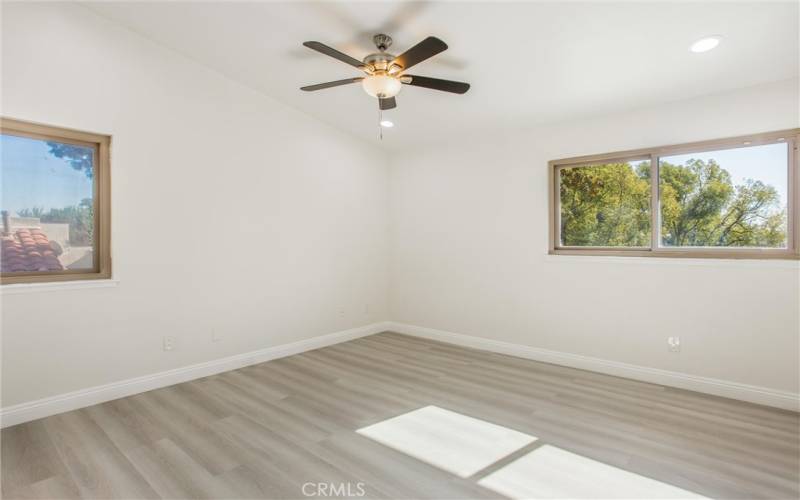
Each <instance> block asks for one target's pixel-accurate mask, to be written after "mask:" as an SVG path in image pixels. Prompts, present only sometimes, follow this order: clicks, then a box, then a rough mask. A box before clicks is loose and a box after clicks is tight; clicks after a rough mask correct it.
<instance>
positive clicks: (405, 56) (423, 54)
mask: <svg viewBox="0 0 800 500" xmlns="http://www.w3.org/2000/svg"><path fill="white" fill-rule="evenodd" d="M445 50H447V44H446V43H444V42H443V41H441V40H439V39H438V38H436V37H435V36H429V37H428V38H426V39H425V40H423V41H421V42H419V43H418V44H416V45H414V46H413V47H411V48H410V49H408V50H407V51H405V52H403V53H402V54H400V55H399V56H397V57H396V58H395V59H394V61H393V63H394V64H397V65H400V66H402V67H403V69H408V68H410V67H411V66H414V65H415V64H418V63H421V62H422V61H424V60H425V59H428V58H430V57H433V56H435V55H436V54H438V53H439V52H444V51H445Z"/></svg>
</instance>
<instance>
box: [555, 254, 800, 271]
mask: <svg viewBox="0 0 800 500" xmlns="http://www.w3.org/2000/svg"><path fill="white" fill-rule="evenodd" d="M544 260H545V262H559V263H562V264H566V263H574V262H581V263H586V264H588V263H598V262H602V263H605V264H640V265H642V264H644V265H655V266H679V267H680V266H701V267H739V268H749V267H758V268H762V269H763V268H777V269H800V261H798V260H796V259H774V258H773V259H758V258H751V259H730V258H724V257H720V258H692V257H681V258H675V257H640V256H633V255H631V256H625V255H622V256H618V255H589V254H587V255H564V254H546V255H545V256H544Z"/></svg>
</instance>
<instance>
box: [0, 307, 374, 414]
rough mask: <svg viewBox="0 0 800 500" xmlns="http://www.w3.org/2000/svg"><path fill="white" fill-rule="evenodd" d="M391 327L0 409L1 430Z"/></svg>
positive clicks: (345, 332) (369, 328)
mask: <svg viewBox="0 0 800 500" xmlns="http://www.w3.org/2000/svg"><path fill="white" fill-rule="evenodd" d="M388 325H389V323H386V322H382V323H373V324H371V325H366V326H361V327H357V328H351V329H349V330H343V331H340V332H336V333H331V334H328V335H321V336H318V337H313V338H310V339H306V340H300V341H298V342H292V343H290V344H283V345H279V346H275V347H267V348H265V349H259V350H257V351H251V352H247V353H243V354H236V355H234V356H229V357H227V358H222V359H215V360H213V361H207V362H205V363H198V364H196V365H190V366H184V367H182V368H176V369H174V370H168V371H164V372H160V373H153V374H151V375H145V376H143V377H136V378H132V379H127V380H121V381H119V382H112V383H110V384H105V385H100V386H96V387H90V388H88V389H81V390H79V391H74V392H68V393H66V394H59V395H57V396H51V397H49V398H44V399H39V400H36V401H29V402H26V403H20V404H17V405H14V406H9V407H7V408H2V409H0V427H8V426H11V425H16V424H20V423H23V422H28V421H30V420H36V419H38V418H43V417H47V416H49V415H55V414H56V413H63V412H65V411H70V410H76V409H78V408H84V407H86V406H91V405H95V404H98V403H103V402H106V401H111V400H112V399H118V398H122V397H125V396H130V395H133V394H138V393H141V392H146V391H151V390H153V389H158V388H160V387H166V386H169V385H174V384H179V383H181V382H187V381H189V380H194V379H197V378H201V377H207V376H209V375H214V374H216V373H222V372H226V371H230V370H235V369H237V368H241V367H243V366H248V365H253V364H256V363H263V362H264V361H269V360H271V359H277V358H283V357H286V356H291V355H293V354H299V353H301V352H306V351H311V350H314V349H319V348H320V347H326V346H329V345H333V344H338V343H341V342H346V341H348V340H353V339H357V338H359V337H365V336H367V335H372V334H375V333H380V332H383V331H386V330H388V329H389V328H388Z"/></svg>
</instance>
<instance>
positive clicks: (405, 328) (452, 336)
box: [388, 322, 800, 411]
mask: <svg viewBox="0 0 800 500" xmlns="http://www.w3.org/2000/svg"><path fill="white" fill-rule="evenodd" d="M388 329H389V330H390V331H393V332H397V333H404V334H406V335H413V336H415V337H422V338H426V339H431V340H438V341H441V342H447V343H449V344H455V345H460V346H464V347H471V348H474V349H482V350H485V351H491V352H496V353H500V354H507V355H509V356H516V357H518V358H526V359H532V360H535V361H543V362H545V363H552V364H556V365H563V366H569V367H572V368H580V369H583V370H590V371H593V372H599V373H604V374H607V375H615V376H617V377H625V378H629V379H634V380H640V381H643V382H650V383H653V384H659V385H665V386H669V387H677V388H680V389H688V390H690V391H697V392H703V393H706V394H713V395H715V396H723V397H726V398H732V399H739V400H742V401H748V402H751V403H757V404H762V405H767V406H774V407H777V408H783V409H786V410H792V411H800V394H797V393H793V392H787V391H780V390H776V389H770V388H768V387H758V386H754V385H747V384H740V383H738V382H730V381H727V380H720V379H715V378H709V377H699V376H696V375H689V374H686V373H679V372H673V371H668V370H660V369H657V368H648V367H645V366H639V365H631V364H628V363H620V362H618V361H610V360H607V359H600V358H592V357H589V356H581V355H579V354H570V353H566V352H559V351H551V350H548V349H539V348H536V347H530V346H525V345H520V344H512V343H509V342H500V341H497V340H490V339H486V338H482V337H473V336H470V335H463V334H460V333H453V332H447V331H444V330H435V329H433V328H425V327H421V326H415V325H408V324H405V323H397V322H389V326H388Z"/></svg>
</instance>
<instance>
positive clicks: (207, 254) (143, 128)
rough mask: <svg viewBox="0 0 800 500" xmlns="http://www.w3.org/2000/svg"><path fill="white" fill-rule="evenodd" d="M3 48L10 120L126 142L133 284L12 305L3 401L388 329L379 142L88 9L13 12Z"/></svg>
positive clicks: (123, 193) (116, 219) (123, 249)
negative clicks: (165, 344) (168, 347)
mask: <svg viewBox="0 0 800 500" xmlns="http://www.w3.org/2000/svg"><path fill="white" fill-rule="evenodd" d="M2 44H3V47H2V114H3V115H4V116H8V117H14V118H19V119H25V120H31V121H37V122H43V123H49V124H53V125H60V126H66V127H71V128H77V129H82V130H87V131H94V132H101V133H108V134H112V135H113V145H112V178H113V188H112V192H113V194H112V201H113V258H114V277H115V278H116V279H118V280H119V286H118V287H117V288H103V289H89V290H71V291H58V292H47V293H29V294H19V295H17V294H15V295H7V294H4V295H3V297H2V306H3V307H2V313H3V317H2V363H3V367H2V379H3V380H2V406H3V407H8V406H10V405H14V404H17V403H21V402H26V401H31V400H34V399H37V398H42V397H46V396H51V395H56V394H61V393H64V392H67V391H72V390H76V389H82V388H86V387H91V386H95V385H99V384H105V383H109V382H114V381H118V380H122V379H127V378H130V377H135V376H140V375H145V374H150V373H155V372H158V371H162V370H167V369H171V368H176V367H181V366H186V365H189V364H193V363H198V362H202V361H207V360H212V359H216V358H221V357H224V356H229V355H232V354H237V353H243V352H249V351H252V350H255V349H260V348H264V347H269V346H274V345H279V344H284V343H287V342H291V341H296V340H299V339H305V338H309V337H312V336H317V335H321V334H327V333H332V332H336V331H340V330H343V329H346V328H350V327H354V326H358V325H365V324H369V323H372V322H375V321H378V320H385V319H387V318H386V314H387V305H386V302H387V276H388V265H387V254H388V250H387V242H388V231H387V210H388V201H387V194H388V184H387V181H388V167H387V165H386V163H385V155H384V154H383V153H382V152H381V151H379V150H378V149H376V148H375V147H374V146H373V145H370V144H367V143H365V142H362V141H359V140H356V139H353V138H351V137H349V136H347V135H344V134H343V133H341V132H338V131H336V130H335V129H332V128H330V127H328V126H326V125H323V124H321V123H319V122H318V121H316V120H314V119H312V118H310V117H308V116H306V115H304V114H302V113H300V112H298V111H295V110H293V109H290V108H287V107H286V106H284V105H282V104H280V103H278V102H276V101H274V100H272V99H270V98H268V97H265V96H263V95H261V94H258V93H256V92H254V91H252V90H249V89H248V88H245V87H243V86H241V85H238V84H236V83H233V82H231V81H230V80H227V79H226V78H224V77H222V76H220V75H219V74H217V73H214V72H212V71H210V70H208V69H205V68H204V67H201V66H199V65H197V64H195V63H193V62H192V61H190V60H188V59H186V58H184V57H182V56H180V55H178V54H177V53H175V52H172V51H170V50H167V49H165V48H162V47H160V46H157V45H155V44H153V43H151V42H149V41H147V40H145V39H144V38H142V37H140V36H138V35H136V34H134V33H132V32H130V31H127V30H125V29H123V28H121V27H118V26H116V25H114V24H112V23H110V22H107V21H105V20H103V19H102V18H99V17H97V16H96V15H95V14H93V13H92V12H90V11H89V10H87V9H85V8H83V7H80V6H77V5H67V4H44V3H27V4H25V3H4V4H3V19H2ZM164 220H172V221H174V223H172V224H164V223H163V221H164ZM367 306H368V308H369V310H368V312H367V311H366V307H367ZM341 309H343V310H344V311H345V312H344V317H342V316H341V314H340V310H341ZM212 328H213V329H216V330H217V331H218V332H219V334H220V335H221V336H222V339H223V340H222V341H221V342H217V343H212V342H211V330H212ZM165 334H170V335H174V336H176V337H177V347H176V349H175V350H174V351H171V352H164V351H163V350H162V337H163V336H164V335H165Z"/></svg>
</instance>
